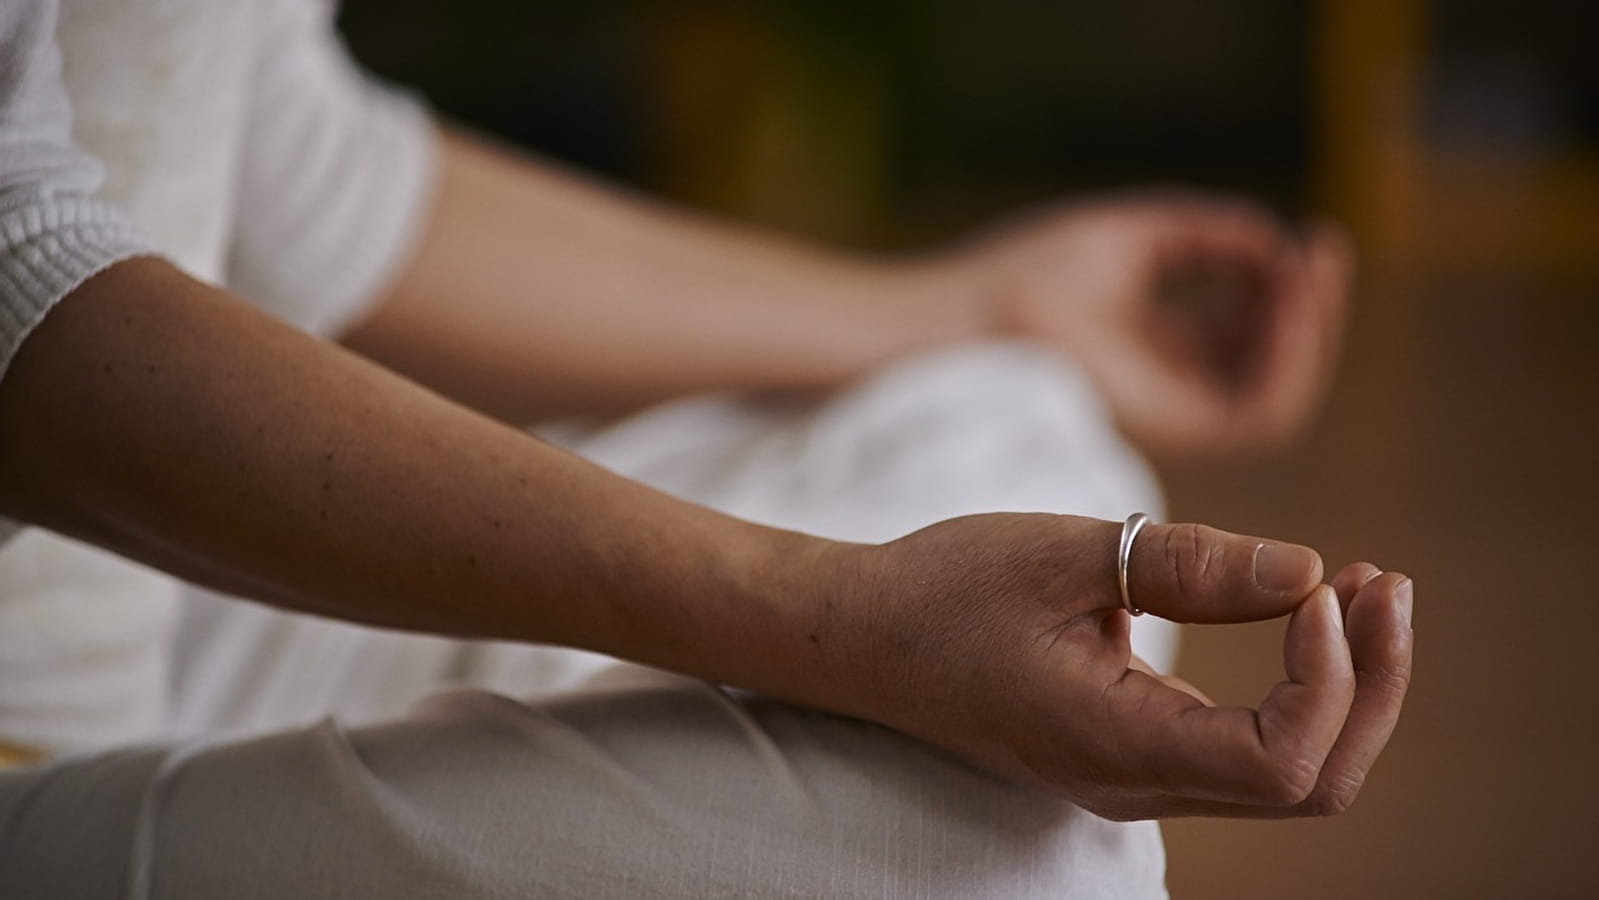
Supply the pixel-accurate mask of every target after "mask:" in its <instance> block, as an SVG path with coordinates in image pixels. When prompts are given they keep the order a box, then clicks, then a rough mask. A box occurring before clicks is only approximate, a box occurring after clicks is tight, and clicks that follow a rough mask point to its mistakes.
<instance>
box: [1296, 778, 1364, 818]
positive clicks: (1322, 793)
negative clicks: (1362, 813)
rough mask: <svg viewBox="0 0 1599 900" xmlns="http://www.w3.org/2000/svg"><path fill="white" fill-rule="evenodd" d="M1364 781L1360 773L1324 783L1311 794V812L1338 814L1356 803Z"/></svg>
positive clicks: (1309, 803) (1316, 813) (1319, 814)
mask: <svg viewBox="0 0 1599 900" xmlns="http://www.w3.org/2000/svg"><path fill="white" fill-rule="evenodd" d="M1363 781H1364V779H1363V778H1361V777H1360V776H1358V775H1343V776H1339V777H1338V778H1335V779H1333V780H1331V781H1329V782H1327V783H1326V784H1323V785H1322V786H1321V788H1319V789H1318V790H1317V791H1316V792H1315V793H1314V794H1312V795H1311V797H1310V799H1309V801H1307V802H1308V805H1309V812H1311V813H1312V814H1314V815H1318V816H1336V815H1338V814H1339V813H1342V812H1344V811H1346V810H1348V809H1349V807H1351V806H1354V805H1355V798H1356V797H1358V796H1359V795H1360V787H1361V784H1362V782H1363Z"/></svg>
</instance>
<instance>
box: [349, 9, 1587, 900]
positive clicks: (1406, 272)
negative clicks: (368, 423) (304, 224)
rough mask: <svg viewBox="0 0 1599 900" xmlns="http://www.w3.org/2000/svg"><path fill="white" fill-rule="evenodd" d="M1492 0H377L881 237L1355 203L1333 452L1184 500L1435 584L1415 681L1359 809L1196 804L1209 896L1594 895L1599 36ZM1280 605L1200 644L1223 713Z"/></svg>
mask: <svg viewBox="0 0 1599 900" xmlns="http://www.w3.org/2000/svg"><path fill="white" fill-rule="evenodd" d="M1595 8H1596V7H1595V5H1594V4H1582V3H1569V4H1561V3H1549V2H1546V3H1526V2H1522V3H1509V2H1486V0H1475V2H1468V0H1448V2H1446V0H1437V2H1432V3H1426V2H1421V0H1394V2H1383V0H1323V2H1319V3H1289V2H1278V0H1227V2H1220V0H1218V2H1213V3H1207V4H1194V3H1190V2H1182V0H1166V2H1157V0H1129V2H1124V3H1119V4H1099V3H1089V2H1056V3H1037V2H1026V0H993V2H984V3H977V2H964V3H956V2H937V0H922V2H917V3H909V2H893V0H884V2H876V3H869V2H856V3H845V2H841V0H831V2H824V0H810V2H799V0H793V2H777V0H766V2H758V3H724V4H714V3H713V4H705V3H692V4H691V3H686V2H685V3H670V2H589V3H576V2H569V3H529V2H522V0H518V2H507V3H491V2H477V3H471V4H446V3H443V2H440V0H388V2H377V0H352V2H351V3H349V4H348V8H347V10H346V13H345V17H344V25H345V27H346V29H347V32H348V33H349V34H350V35H351V37H352V40H353V42H354V44H355V46H356V48H357V50H358V52H359V53H360V54H361V55H362V56H363V58H365V59H366V60H368V61H369V62H370V63H371V64H373V65H374V66H375V67H376V68H378V69H379V70H381V71H384V72H387V73H389V74H390V75H391V76H393V77H396V78H399V79H401V80H405V81H409V82H412V83H416V84H419V85H420V86H421V87H422V88H423V89H424V90H425V91H426V92H428V93H429V94H430V95H431V96H432V97H433V98H434V99H435V101H436V102H437V103H438V104H439V106H440V107H441V108H443V109H444V110H445V111H447V112H448V113H450V114H452V115H455V116H458V117H460V118H463V119H466V120H468V121H472V122H475V123H478V124H480V125H482V126H483V127H486V128H489V129H492V130H495V131H498V132H500V133H502V134H504V135H507V136H508V137H510V138H511V139H513V140H517V141H520V142H523V143H524V144H527V145H529V146H531V147H534V148H537V149H540V150H542V151H543V152H546V153H549V154H552V155H554V156H557V157H561V158H565V159H568V160H571V161H574V162H576V163H578V164H580V165H583V166H586V167H589V168H593V169H597V170H599V171H601V172H603V173H606V174H609V175H611V176H613V177H616V178H619V179H622V180H624V181H627V182H630V183H633V184H636V185H639V186H641V187H644V188H646V189H648V190H651V191H654V192H658V193H661V194H665V195H666V196H668V197H671V198H673V199H676V200H678V201H680V202H685V203H690V204H694V205H698V206H703V207H706V208H710V209H714V210H718V211H721V212H724V213H727V214H730V215H735V216H740V217H743V218H745V219H748V220H751V221H757V222H762V223H766V224H771V225H776V226H780V227H785V228H789V229H793V230H795V231H798V232H800V233H803V234H808V235H811V236H814V237H818V238H822V239H827V240H832V241H836V242H840V243H844V244H849V245H853V246H859V247H869V248H871V247H900V246H910V245H917V244H920V243H923V242H925V241H927V240H936V239H940V238H944V237H947V236H949V235H952V234H956V233H959V231H960V230H961V229H963V228H965V227H969V226H970V225H973V224H975V223H978V222H981V221H984V220H985V219H986V218H988V217H989V216H991V215H993V214H995V213H999V212H1001V211H1004V210H1010V209H1014V208H1015V207H1016V206H1017V205H1018V204H1027V203H1037V202H1041V201H1043V200H1046V199H1049V198H1054V197H1058V196H1061V195H1063V194H1069V193H1073V192H1078V191H1083V190H1089V189H1095V188H1112V187H1118V186H1124V185H1131V184H1138V183H1144V182H1149V181H1161V182H1170V181H1183V182H1189V183H1195V184H1199V185H1204V186H1210V187H1217V188H1226V189H1236V190H1243V191H1247V192H1249V193H1251V194H1253V195H1255V196H1257V197H1261V198H1263V199H1265V200H1266V201H1268V202H1270V203H1272V204H1274V205H1275V206H1277V208H1279V209H1280V210H1282V211H1283V212H1285V213H1287V214H1299V213H1303V212H1323V213H1331V214H1334V215H1336V216H1338V217H1339V218H1341V219H1343V220H1344V221H1346V222H1347V223H1349V224H1350V225H1351V226H1352V227H1353V229H1354V230H1355V232H1356V234H1357V236H1358V238H1359V240H1360V242H1361V244H1362V248H1363V251H1364V256H1363V261H1364V277H1363V283H1362V287H1361V289H1360V292H1359V305H1358V307H1357V311H1356V313H1355V317H1354V320H1353V323H1352V332H1351V338H1350V341H1349V348H1348V354H1347V360H1346V364H1345V368H1344V375H1343V377H1342V380H1341V381H1340V382H1339V384H1338V386H1337V388H1336V390H1335V392H1334V395H1333V397H1332V399H1331V402H1330V404H1329V407H1328V410H1327V413H1326V415H1325V417H1324V419H1323V420H1322V422H1321V423H1320V425H1319V427H1317V428H1316V430H1315V431H1314V433H1313V434H1312V435H1310V436H1309V438H1308V439H1307V441H1306V442H1305V443H1304V445H1303V446H1301V447H1300V448H1298V449H1296V450H1294V451H1292V452H1290V453H1288V454H1286V455H1284V456H1282V457H1280V458H1277V459H1273V460H1269V461H1265V462H1256V463H1249V464H1236V465H1228V466H1208V467H1185V468H1178V469H1173V470H1171V471H1169V472H1168V473H1167V475H1168V483H1169V487H1170V494H1171V500H1172V509H1173V513H1174V515H1175V516H1177V517H1181V518H1188V519H1198V520H1204V521H1208V522H1211V523H1214V524H1217V525H1220V526H1223V527H1227V528H1232V529H1235V530H1242V531H1252V532H1257V533H1263V534H1270V535H1274V536H1281V537H1286V538H1291V539H1295V540H1299V541H1303V542H1306V543H1310V544H1312V545H1314V546H1316V547H1318V548H1320V549H1322V550H1323V552H1324V554H1325V556H1326V557H1327V559H1328V561H1329V563H1330V564H1332V565H1338V564H1341V563H1343V562H1346V561H1349V560H1352V559H1356V558H1370V559H1372V560H1374V561H1375V562H1377V563H1378V564H1380V565H1385V566H1392V567H1395V568H1401V569H1403V570H1405V571H1407V572H1409V573H1411V574H1412V575H1413V576H1414V577H1415V578H1416V582H1417V585H1418V587H1417V592H1418V593H1417V608H1416V631H1417V639H1418V650H1417V661H1416V666H1417V669H1416V681H1415V685H1414V689H1413V692H1412V695H1411V700H1410V702H1409V705H1408V707H1407V710H1406V714H1405V718H1404V720H1403V722H1402V723H1401V726H1400V728H1399V731H1398V732H1397V734H1396V735H1395V737H1394V740H1393V744H1392V745H1391V747H1390V749H1389V751H1388V753H1387V755H1386V756H1385V757H1384V758H1383V760H1382V762H1381V763H1380V765H1379V767H1378V768H1377V769H1376V771H1375V772H1374V773H1373V775H1372V777H1371V780H1370V782H1369V787H1368V790H1367V791H1366V793H1365V794H1364V796H1363V797H1362V799H1361V801H1360V803H1359V804H1358V805H1357V806H1356V808H1355V809H1354V810H1352V811H1351V812H1349V813H1348V814H1346V815H1344V816H1342V817H1339V818H1337V819H1332V820H1323V821H1308V822H1287V823H1247V822H1245V823H1240V822H1220V821H1184V822H1176V823H1171V824H1170V825H1169V826H1168V827H1167V835H1168V839H1169V848H1170V858H1171V869H1170V885H1171V888H1172V890H1173V893H1174V895H1175V896H1177V897H1181V898H1194V900H1198V898H1212V897H1215V898H1253V897H1260V898H1268V897H1270V898H1275V897H1303V898H1319V897H1327V898H1334V897H1336V898H1349V897H1356V898H1402V897H1403V898H1409V897H1448V898H1478V897H1480V898H1504V897H1551V898H1553V897H1573V898H1575V897H1595V896H1599V866H1596V865H1595V863H1596V860H1595V859H1594V856H1595V853H1594V851H1595V850H1596V849H1599V813H1596V812H1595V808H1596V806H1599V791H1596V790H1595V788H1594V777H1595V776H1594V767H1593V760H1594V757H1595V749H1594V745H1595V741H1596V738H1599V703H1596V699H1599V690H1596V686H1595V682H1596V678H1595V672H1594V669H1595V666H1594V662H1593V660H1594V657H1595V654H1594V653H1593V648H1594V646H1595V638H1596V637H1599V626H1596V619H1595V616H1594V612H1593V608H1594V606H1595V605H1596V603H1595V590H1594V584H1595V578H1594V575H1593V572H1594V569H1595V565H1594V560H1595V557H1596V556H1599V527H1596V526H1595V524H1594V518H1593V515H1594V510H1595V507H1596V505H1599V475H1596V473H1595V466H1596V460H1599V456H1596V453H1595V449H1594V447H1595V441H1596V439H1599V364H1596V361H1595V355H1596V349H1599V348H1596V346H1595V334H1596V327H1599V308H1596V303H1595V300H1596V299H1599V298H1596V293H1599V66H1596V64H1595V62H1594V61H1593V60H1595V59H1599V54H1595V53H1594V52H1593V49H1592V42H1593V39H1594V36H1595V35H1596V34H1599V14H1596V13H1595V12H1594V11H1593V10H1594V9H1595ZM1280 635H1281V629H1280V626H1277V625H1262V626H1258V627H1248V628H1233V629H1209V630H1203V631H1200V630H1193V629H1191V630H1190V634H1189V636H1188V638H1187V644H1186V647H1185V650H1184V658H1183V662H1182V673H1183V674H1184V675H1186V676H1187V677H1188V678H1190V679H1192V680H1193V681H1195V682H1196V683H1198V684H1200V685H1202V686H1205V687H1206V688H1208V689H1210V690H1211V691H1212V693H1213V694H1214V695H1216V696H1217V697H1218V698H1220V699H1223V700H1226V701H1238V702H1253V701H1254V700H1256V699H1258V697H1259V696H1260V695H1261V694H1262V692H1263V691H1264V690H1265V688H1266V687H1267V686H1268V685H1269V684H1270V683H1271V682H1272V681H1274V680H1275V679H1276V678H1277V677H1278V671H1279V666H1280V662H1279V639H1280Z"/></svg>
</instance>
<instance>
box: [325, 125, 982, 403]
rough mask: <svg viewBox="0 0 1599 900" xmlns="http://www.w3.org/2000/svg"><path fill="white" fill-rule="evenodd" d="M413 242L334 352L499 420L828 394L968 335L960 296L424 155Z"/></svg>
mask: <svg viewBox="0 0 1599 900" xmlns="http://www.w3.org/2000/svg"><path fill="white" fill-rule="evenodd" d="M441 141H442V148H443V149H442V152H441V154H440V156H441V160H442V162H441V171H440V175H439V185H438V188H437V190H436V199H435V201H434V206H433V210H432V212H431V214H430V217H429V221H428V224H427V226H426V231H425V234H424V236H423V238H422V241H421V245H420V247H419V248H418V250H417V251H416V253H415V255H414V256H413V258H412V259H411V260H410V262H409V264H408V266H407V267H406V269H405V271H404V272H403V273H402V274H401V275H400V277H399V278H398V280H397V281H396V283H395V285H394V287H393V288H392V289H391V291H390V292H389V294H388V295H387V296H386V297H385V298H384V299H383V300H382V301H381V302H380V303H379V305H378V307H377V311H376V313H375V314H374V315H373V316H372V317H371V318H369V319H368V320H367V321H366V322H364V323H362V324H361V325H359V326H357V327H356V328H355V329H354V330H353V332H352V333H350V334H348V335H347V336H346V338H345V342H346V344H347V345H348V346H350V347H352V348H353V349H356V350H358V351H360V352H361V353H363V354H366V355H367V356H370V357H372V358H373V359H376V360H378V361H381V362H383V363H385V364H387V365H390V366H391V367H393V368H395V369H397V370H398V371H400V372H403V373H405V374H406V375H408V376H411V377H413V378H416V379H417V380H419V381H421V382H423V383H424V384H428V385H430V386H433V387H435V388H437V389H439V390H441V391H443V392H444V393H446V394H448V395H450V396H452V397H455V398H457V399H460V400H463V401H465V402H468V403H470V404H472V405H473V406H476V407H477V408H479V409H483V410H486V411H489V412H491V413H493V414H495V415H498V416H500V417H502V418H505V419H507V420H508V421H514V422H524V423H525V422H530V421H534V420H536V419H538V418H541V417H543V416H546V415H549V414H554V413H568V412H574V411H592V410H605V409H617V408H626V407H632V406H637V405H641V404H646V403H649V402H653V401H658V400H662V399H666V398H669V397H672V396H676V395H679V394H684V393H692V392H695V391H702V390H713V389H735V388H738V389H760V388H806V387H826V386H832V385H835V384H838V383H839V382H842V381H844V380H846V379H848V378H851V377H853V376H856V375H859V374H862V373H864V372H866V371H868V370H870V369H871V368H873V367H874V366H877V365H879V364H881V363H882V362H884V361H885V360H888V359H891V358H894V357H896V356H899V355H902V354H905V353H909V352H912V351H915V350H918V349H922V348H926V347H931V346H934V345H937V344H941V343H946V342H950V341H954V340H959V339H961V338H963V337H969V336H976V335H978V334H980V333H981V332H982V331H983V330H984V328H985V323H984V322H983V321H982V319H981V317H980V311H979V310H978V308H977V304H976V303H973V302H970V301H971V299H972V298H971V297H970V296H968V295H966V294H961V293H959V292H956V291H952V290H949V289H948V285H946V284H944V283H943V282H942V281H941V279H940V278H938V277H937V274H936V273H934V272H921V271H920V270H917V271H914V272H913V271H911V270H908V269H906V270H901V269H895V268H891V267H886V266H882V265H880V264H875V263H872V262H869V261H866V260H859V259H852V258H849V257H845V256H842V255H838V254H834V253H830V252H827V251H824V250H821V249H818V248H811V247H807V246H804V245H801V244H799V243H797V242H794V241H791V240H787V239H784V238H781V237H779V236H776V235H769V234H763V233H757V232H755V231H752V230H747V229H738V228H734V227H730V226H724V225H721V224H718V223H715V222H712V221H710V220H708V219H705V218H701V217H697V216H695V215H692V214H690V213H686V212H683V211H677V210H670V209H667V208H665V207H661V206H656V205H652V204H650V203H647V202H645V201H643V200H640V199H638V198H635V197H631V196H628V195H625V194H622V193H620V192H617V191H615V190H612V189H607V188H605V187H602V186H600V185H597V184H593V183H590V182H587V181H585V180H582V179H580V178H578V177H576V176H574V175H572V174H570V173H566V172H562V171H559V170H557V169H554V168H551V167H549V166H546V165H542V164H539V163H536V162H534V161H532V160H527V159H520V158H517V157H515V156H513V155H512V154H510V153H509V152H507V151H502V150H498V149H495V148H492V147H490V146H489V145H487V144H484V143H482V142H479V141H477V140H475V139H471V138H467V137H464V136H461V135H456V134H445V135H443V136H442V138H441Z"/></svg>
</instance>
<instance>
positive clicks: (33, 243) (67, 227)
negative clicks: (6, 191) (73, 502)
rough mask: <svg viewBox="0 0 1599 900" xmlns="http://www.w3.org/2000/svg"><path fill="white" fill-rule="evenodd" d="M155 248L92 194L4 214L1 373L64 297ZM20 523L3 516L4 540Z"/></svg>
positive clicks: (0, 538)
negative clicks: (109, 268)
mask: <svg viewBox="0 0 1599 900" xmlns="http://www.w3.org/2000/svg"><path fill="white" fill-rule="evenodd" d="M153 253H154V250H153V249H152V248H151V245H150V243H149V242H148V241H147V240H146V239H145V238H144V236H143V235H141V234H140V233H139V231H138V229H137V228H135V227H134V226H133V223H132V222H130V221H129V220H128V218H127V216H126V215H124V214H123V213H122V212H121V211H119V210H117V209H116V208H114V207H111V206H109V205H107V204H105V203H102V202H101V201H99V200H96V199H94V198H92V197H84V196H72V197H62V196H60V195H56V196H53V197H51V198H49V199H48V200H41V201H39V202H36V203H29V204H26V205H23V206H21V207H13V208H11V209H8V210H6V211H5V212H3V213H0V379H3V378H4V377H5V374H6V372H7V371H9V370H10V368H11V360H12V357H14V356H16V353H17V349H18V348H20V347H21V346H22V342H23V341H24V340H26V339H27V337H28V335H29V334H31V333H32V332H33V329H34V328H37V327H38V325H39V323H40V322H41V321H43V320H44V317H45V314H46V313H48V312H49V311H50V309H51V308H52V307H54V306H55V305H56V303H58V302H59V301H60V300H61V298H62V297H65V296H66V295H67V294H69V293H71V292H72V290H73V288H76V287H77V286H78V285H80V284H82V283H83V282H84V281H85V280H87V279H88V278H89V277H90V276H91V275H94V274H95V273H96V272H99V271H100V270H101V269H104V268H105V267H107V266H109V265H111V264H112V263H115V262H119V261H121V260H124V259H127V258H129V257H133V256H146V255H151V254H153ZM21 528H22V526H21V523H18V522H14V521H11V520H9V519H5V518H0V544H4V543H5V542H7V541H9V540H10V539H11V538H12V537H14V536H15V535H16V533H17V532H18V531H20V530H21Z"/></svg>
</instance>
